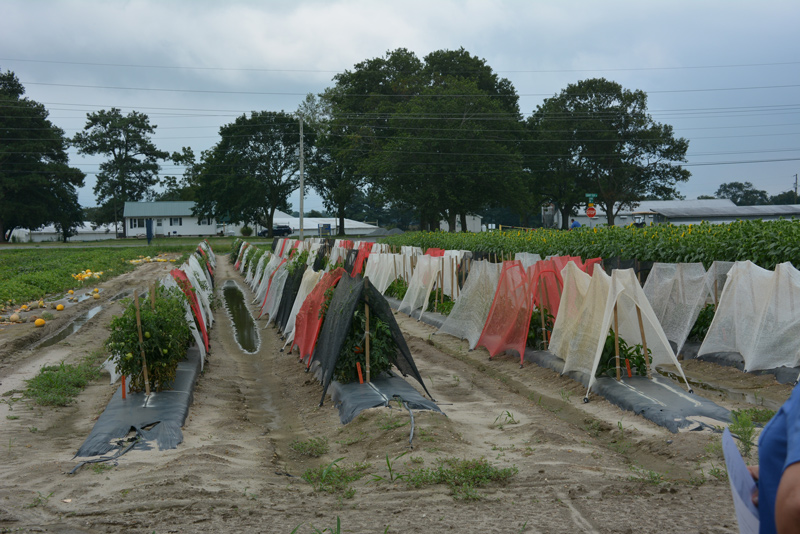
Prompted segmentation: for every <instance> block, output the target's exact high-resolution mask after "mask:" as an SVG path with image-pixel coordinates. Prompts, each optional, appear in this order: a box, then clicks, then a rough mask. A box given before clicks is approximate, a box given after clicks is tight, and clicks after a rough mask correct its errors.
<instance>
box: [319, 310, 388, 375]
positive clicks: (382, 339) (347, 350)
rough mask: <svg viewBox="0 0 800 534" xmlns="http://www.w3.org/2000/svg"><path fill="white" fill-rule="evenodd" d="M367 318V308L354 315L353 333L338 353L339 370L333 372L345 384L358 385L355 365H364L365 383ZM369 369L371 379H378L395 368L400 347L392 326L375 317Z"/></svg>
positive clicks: (370, 330)
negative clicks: (394, 358) (354, 383)
mask: <svg viewBox="0 0 800 534" xmlns="http://www.w3.org/2000/svg"><path fill="white" fill-rule="evenodd" d="M366 323H367V321H366V315H365V314H364V309H363V308H359V309H357V310H356V312H355V314H354V315H353V325H352V327H351V328H350V334H349V335H348V336H347V339H345V341H344V344H342V349H341V351H340V352H339V359H338V360H337V361H336V368H335V369H334V373H333V376H334V378H335V379H336V380H337V381H339V382H341V383H342V384H346V383H348V382H355V381H357V380H358V369H357V367H356V363H360V364H361V373H362V376H363V378H364V379H365V380H366V372H367V367H366V360H367V359H366V346H365V343H364V341H365V336H364V333H365V332H366V329H367V328H366ZM369 332H370V338H369V367H370V376H372V377H377V376H378V375H379V374H381V373H382V372H384V371H388V370H389V369H391V367H392V360H391V359H390V358H392V357H393V356H394V355H395V353H396V352H397V345H396V344H395V342H394V339H393V338H392V332H391V330H390V329H389V324H388V323H386V322H385V321H382V320H381V319H379V318H378V317H376V316H374V315H373V316H372V317H370V325H369Z"/></svg>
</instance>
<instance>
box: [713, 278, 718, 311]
mask: <svg viewBox="0 0 800 534" xmlns="http://www.w3.org/2000/svg"><path fill="white" fill-rule="evenodd" d="M714 274H717V273H716V272H714ZM718 283H719V280H717V278H716V277H714V306H716V305H717V300H718V298H719V290H718V289H717V284H718Z"/></svg>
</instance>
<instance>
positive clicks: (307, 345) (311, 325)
mask: <svg viewBox="0 0 800 534" xmlns="http://www.w3.org/2000/svg"><path fill="white" fill-rule="evenodd" d="M345 274H346V273H345V272H344V269H343V268H341V267H338V268H336V269H334V270H333V271H329V272H326V273H325V274H323V275H322V279H321V280H320V281H319V283H318V284H317V285H315V286H314V289H312V290H311V293H309V295H308V297H306V300H305V301H304V302H303V305H302V306H300V311H298V312H297V318H296V319H295V336H294V345H293V347H297V349H298V358H299V359H300V360H307V363H306V367H308V366H309V365H311V355H312V354H313V352H314V347H315V346H316V344H317V337H318V336H319V331H320V328H321V327H322V317H320V309H321V308H322V303H323V301H324V300H325V292H326V291H327V290H328V289H330V288H332V287H334V286H335V285H336V284H337V283H338V282H339V280H340V279H341V278H342V276H344V275H345Z"/></svg>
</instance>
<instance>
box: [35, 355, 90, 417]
mask: <svg viewBox="0 0 800 534" xmlns="http://www.w3.org/2000/svg"><path fill="white" fill-rule="evenodd" d="M99 377H100V367H99V366H98V365H96V363H95V362H94V359H93V358H91V357H87V358H84V359H83V360H82V361H81V362H79V363H77V364H74V365H73V364H66V363H64V362H61V363H60V364H59V365H48V366H46V367H42V369H41V370H40V371H39V374H38V375H36V376H35V377H33V378H32V379H30V380H28V381H27V386H28V387H27V389H26V390H25V393H24V394H25V396H26V397H29V398H31V399H33V401H34V402H35V403H36V404H39V405H42V406H67V405H69V404H71V403H73V402H74V401H75V397H77V396H78V394H79V393H80V392H81V391H83V389H84V388H85V387H86V385H87V384H88V383H89V382H91V381H92V380H97V379H98V378H99Z"/></svg>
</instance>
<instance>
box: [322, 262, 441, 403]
mask: <svg viewBox="0 0 800 534" xmlns="http://www.w3.org/2000/svg"><path fill="white" fill-rule="evenodd" d="M365 304H368V305H369V313H370V316H372V317H375V318H378V319H381V320H382V321H384V322H385V323H386V324H387V325H388V326H389V330H390V332H391V334H392V339H393V340H394V342H395V345H396V346H397V352H396V354H395V355H394V358H390V359H391V361H392V364H393V365H394V366H395V367H397V368H398V369H399V370H400V372H401V373H402V374H403V376H408V375H411V376H412V377H413V378H414V379H416V381H417V382H419V383H420V385H421V386H422V389H424V390H425V393H427V394H428V397H430V396H431V394H430V393H429V392H428V389H427V388H426V387H425V383H424V382H423V381H422V376H420V374H419V371H418V370H417V366H416V364H414V359H413V358H412V356H411V351H410V350H409V349H408V345H407V344H406V340H405V338H403V333H402V332H401V331H400V327H399V326H398V325H397V321H395V319H394V314H393V313H392V310H391V308H390V307H389V304H388V303H387V302H386V299H385V298H383V295H381V294H380V293H379V292H378V290H376V289H375V288H374V287H372V284H370V283H368V282H367V281H366V280H365V279H363V278H361V277H360V276H357V277H355V278H351V277H349V276H343V277H342V279H341V280H340V281H339V283H338V284H337V286H336V290H335V291H334V293H333V298H332V299H331V302H330V305H329V306H328V311H327V313H325V318H324V320H323V323H322V329H321V330H320V333H319V342H318V343H317V348H316V350H315V351H314V356H313V359H314V360H315V361H318V362H319V364H320V369H319V370H320V376H321V382H322V397H321V399H320V401H319V404H320V406H322V403H323V402H324V400H325V394H326V393H327V391H328V386H329V385H330V383H331V379H332V377H333V372H334V369H335V368H336V362H337V361H338V360H339V353H340V352H341V349H342V345H343V344H344V342H345V340H346V339H347V337H348V336H349V335H350V328H351V327H352V324H353V314H354V313H355V311H356V308H358V307H359V306H360V307H363V306H364V305H365Z"/></svg>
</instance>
